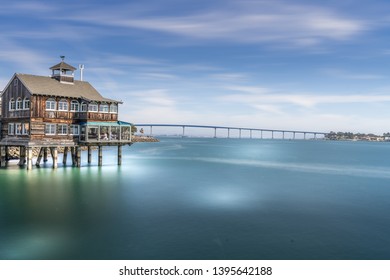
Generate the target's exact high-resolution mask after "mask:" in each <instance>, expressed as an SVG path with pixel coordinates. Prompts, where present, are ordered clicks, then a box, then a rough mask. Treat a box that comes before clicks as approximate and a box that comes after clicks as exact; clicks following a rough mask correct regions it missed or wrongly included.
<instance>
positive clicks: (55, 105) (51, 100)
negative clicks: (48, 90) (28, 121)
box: [45, 98, 57, 111]
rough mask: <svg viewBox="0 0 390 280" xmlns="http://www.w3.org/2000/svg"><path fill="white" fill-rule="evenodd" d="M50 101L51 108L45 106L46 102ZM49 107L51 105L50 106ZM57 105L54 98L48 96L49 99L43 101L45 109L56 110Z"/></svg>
mask: <svg viewBox="0 0 390 280" xmlns="http://www.w3.org/2000/svg"><path fill="white" fill-rule="evenodd" d="M48 102H50V104H53V103H54V109H52V108H47V103H48ZM50 107H51V106H50ZM56 107H57V102H56V100H55V99H54V98H49V99H46V102H45V109H46V111H56V109H57V108H56Z"/></svg>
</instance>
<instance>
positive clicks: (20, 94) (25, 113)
mask: <svg viewBox="0 0 390 280" xmlns="http://www.w3.org/2000/svg"><path fill="white" fill-rule="evenodd" d="M15 80H16V81H17V82H16V84H15ZM12 98H13V99H14V100H15V102H16V100H17V99H18V98H21V99H22V101H23V100H24V99H25V98H29V99H30V102H31V94H30V92H29V91H28V89H27V88H26V87H25V86H24V85H23V84H22V83H21V82H20V81H19V79H18V78H17V77H13V79H12V81H11V82H10V83H9V85H8V87H7V88H6V89H5V90H4V93H3V96H2V104H1V105H2V106H1V115H2V117H3V118H4V119H5V118H18V117H20V118H25V117H29V116H30V111H31V109H28V110H11V111H10V110H9V102H10V100H11V99H12ZM30 108H31V106H30Z"/></svg>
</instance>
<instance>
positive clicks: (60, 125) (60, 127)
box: [57, 124, 68, 135]
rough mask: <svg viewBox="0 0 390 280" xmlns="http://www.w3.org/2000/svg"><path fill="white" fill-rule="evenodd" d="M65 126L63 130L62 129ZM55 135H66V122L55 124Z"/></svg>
mask: <svg viewBox="0 0 390 280" xmlns="http://www.w3.org/2000/svg"><path fill="white" fill-rule="evenodd" d="M64 128H65V131H64ZM57 135H68V125H67V124H57Z"/></svg>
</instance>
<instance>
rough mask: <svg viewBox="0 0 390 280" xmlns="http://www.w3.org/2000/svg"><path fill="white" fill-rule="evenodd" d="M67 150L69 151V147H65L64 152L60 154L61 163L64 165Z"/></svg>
mask: <svg viewBox="0 0 390 280" xmlns="http://www.w3.org/2000/svg"><path fill="white" fill-rule="evenodd" d="M68 151H69V147H65V148H64V154H63V155H62V164H63V165H66V160H67V158H68Z"/></svg>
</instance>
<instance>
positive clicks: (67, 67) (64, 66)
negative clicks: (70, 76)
mask: <svg viewBox="0 0 390 280" xmlns="http://www.w3.org/2000/svg"><path fill="white" fill-rule="evenodd" d="M58 69H64V70H72V71H74V70H76V68H74V67H73V66H72V65H69V64H68V63H66V62H63V61H61V62H60V63H58V64H56V65H54V66H53V67H50V70H58Z"/></svg>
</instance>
